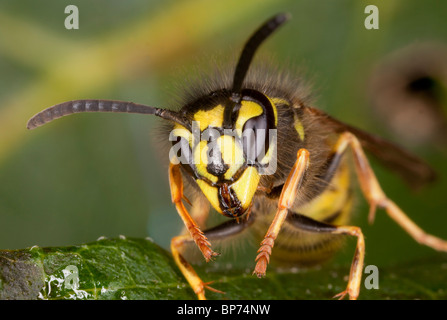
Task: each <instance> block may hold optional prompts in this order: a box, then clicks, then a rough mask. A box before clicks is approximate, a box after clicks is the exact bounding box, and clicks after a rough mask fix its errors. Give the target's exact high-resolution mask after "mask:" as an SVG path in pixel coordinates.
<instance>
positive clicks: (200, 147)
mask: <svg viewBox="0 0 447 320" xmlns="http://www.w3.org/2000/svg"><path fill="white" fill-rule="evenodd" d="M207 143H208V142H207V141H204V140H202V141H200V142H199V143H198V144H196V145H195V146H194V150H193V157H194V165H195V167H196V169H197V173H198V174H199V175H200V176H202V177H205V178H207V179H209V180H211V181H212V182H217V180H218V178H217V177H216V176H214V175H212V174H210V173H209V172H208V170H207V169H206V166H207V165H208V144H207Z"/></svg>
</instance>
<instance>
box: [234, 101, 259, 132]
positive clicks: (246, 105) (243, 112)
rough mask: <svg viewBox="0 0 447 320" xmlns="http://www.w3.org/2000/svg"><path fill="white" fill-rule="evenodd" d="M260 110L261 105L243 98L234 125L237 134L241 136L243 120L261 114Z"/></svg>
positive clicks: (245, 120)
mask: <svg viewBox="0 0 447 320" xmlns="http://www.w3.org/2000/svg"><path fill="white" fill-rule="evenodd" d="M262 112H263V110H262V107H261V106H260V105H259V104H257V103H256V102H253V101H246V100H243V101H242V102H241V108H240V109H239V114H238V117H237V120H236V124H235V126H234V127H235V129H236V132H237V134H238V135H239V136H242V128H243V127H244V124H245V122H247V120H248V119H251V118H254V117H257V116H259V115H261V114H262Z"/></svg>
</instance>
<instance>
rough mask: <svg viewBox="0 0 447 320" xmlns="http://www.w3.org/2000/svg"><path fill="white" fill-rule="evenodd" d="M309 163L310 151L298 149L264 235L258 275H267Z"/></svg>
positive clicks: (257, 270) (258, 263) (256, 271)
mask: <svg viewBox="0 0 447 320" xmlns="http://www.w3.org/2000/svg"><path fill="white" fill-rule="evenodd" d="M308 164H309V152H308V151H307V150H306V149H300V150H298V153H297V160H296V162H295V164H294V166H293V168H292V170H291V172H290V174H289V176H288V177H287V180H286V182H285V183H284V187H283V189H282V192H281V196H280V198H279V203H278V210H277V211H276V214H275V217H274V218H273V222H272V223H271V225H270V227H269V229H268V231H267V233H266V235H265V236H264V240H263V241H262V242H261V247H260V248H259V250H258V256H257V257H256V266H255V270H254V272H253V273H254V274H256V275H257V276H258V277H263V276H265V272H266V269H267V264H268V263H269V260H270V255H271V253H272V248H273V245H274V242H275V239H276V237H277V236H278V234H279V231H280V230H281V227H282V225H283V223H284V220H285V219H286V217H287V213H288V210H289V209H290V208H291V207H292V206H293V203H294V201H295V197H296V194H297V191H298V188H299V186H300V184H301V181H302V179H303V177H304V173H305V171H306V169H307V166H308Z"/></svg>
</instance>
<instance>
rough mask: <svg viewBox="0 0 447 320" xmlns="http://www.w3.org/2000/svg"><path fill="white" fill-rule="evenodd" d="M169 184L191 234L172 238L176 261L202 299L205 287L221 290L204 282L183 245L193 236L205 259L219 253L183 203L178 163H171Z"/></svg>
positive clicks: (176, 205)
mask: <svg viewBox="0 0 447 320" xmlns="http://www.w3.org/2000/svg"><path fill="white" fill-rule="evenodd" d="M169 184H170V187H171V196H172V202H173V203H174V204H175V207H176V209H177V211H178V213H179V215H180V217H181V218H182V220H183V223H184V224H185V227H186V229H187V230H188V231H189V234H185V235H181V236H177V237H174V238H172V240H171V251H172V255H173V257H174V261H175V263H176V264H177V266H178V267H179V269H180V271H181V272H182V274H183V275H184V277H185V278H186V280H187V281H188V282H189V284H190V285H191V287H192V289H193V290H194V292H195V293H196V294H197V297H198V298H199V299H200V300H204V299H205V288H208V289H210V290H213V291H216V292H220V291H218V290H215V289H213V288H210V287H209V286H208V285H207V283H204V282H203V281H202V280H201V279H200V277H199V276H198V275H197V273H196V272H195V271H194V269H193V268H192V267H191V265H190V264H189V263H188V262H187V261H186V260H185V258H184V257H183V256H182V254H181V251H182V248H183V245H184V244H185V243H187V242H190V241H191V238H192V239H193V240H194V242H195V243H196V245H197V247H198V248H199V249H200V251H201V252H202V254H203V256H204V257H205V260H206V261H207V262H208V261H210V260H211V259H212V258H213V257H215V256H217V255H219V254H218V253H216V252H214V251H212V250H211V248H210V246H211V245H210V243H209V242H208V239H207V238H206V236H205V235H204V234H203V232H202V231H201V230H200V228H199V226H198V225H197V224H196V223H195V222H194V220H193V219H192V218H191V216H190V215H189V213H188V211H187V210H186V208H185V206H184V205H183V202H182V199H183V198H184V196H183V181H182V176H181V172H180V167H179V166H178V165H173V164H170V166H169Z"/></svg>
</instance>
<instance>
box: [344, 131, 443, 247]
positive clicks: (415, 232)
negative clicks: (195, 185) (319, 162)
mask: <svg viewBox="0 0 447 320" xmlns="http://www.w3.org/2000/svg"><path fill="white" fill-rule="evenodd" d="M348 145H349V146H350V147H351V149H352V151H353V154H354V160H355V168H356V171H357V176H358V179H359V182H360V187H361V189H362V191H363V194H364V196H365V198H366V200H367V201H368V203H369V205H370V211H369V217H368V219H369V221H370V222H371V223H372V222H373V221H374V215H375V211H376V208H377V207H379V208H383V209H385V211H386V212H387V213H388V215H389V216H390V217H391V218H392V219H393V220H394V221H396V222H397V223H398V224H399V225H400V226H401V227H402V228H403V229H404V230H405V231H407V232H408V234H409V235H410V236H412V237H413V239H415V240H416V241H417V242H418V243H420V244H424V245H426V246H428V247H431V248H433V249H435V250H439V251H447V241H445V240H443V239H440V238H438V237H435V236H432V235H430V234H428V233H426V232H425V231H424V230H422V229H421V228H420V227H419V226H418V225H416V224H415V223H414V222H413V221H412V220H411V219H410V218H409V217H408V216H407V215H406V214H405V213H404V212H403V211H402V210H401V209H400V208H399V207H398V206H397V205H396V204H395V203H394V202H393V201H392V200H390V199H389V198H388V197H387V196H386V195H385V193H384V192H383V190H382V188H381V187H380V185H379V182H378V181H377V178H376V176H375V174H374V172H373V170H372V169H371V166H370V164H369V162H368V159H367V158H366V156H365V153H364V152H363V149H362V146H361V145H360V142H359V141H358V140H357V138H356V137H355V136H354V135H353V134H352V133H349V132H345V133H343V134H342V135H341V136H340V139H339V141H338V143H337V145H336V147H337V153H341V152H343V151H344V150H345V149H346V147H347V146H348Z"/></svg>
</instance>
